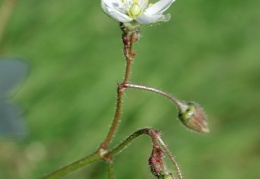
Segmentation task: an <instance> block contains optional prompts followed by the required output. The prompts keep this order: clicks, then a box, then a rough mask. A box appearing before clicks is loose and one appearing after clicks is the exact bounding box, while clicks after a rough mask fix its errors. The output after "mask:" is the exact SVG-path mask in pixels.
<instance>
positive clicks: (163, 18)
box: [135, 14, 171, 24]
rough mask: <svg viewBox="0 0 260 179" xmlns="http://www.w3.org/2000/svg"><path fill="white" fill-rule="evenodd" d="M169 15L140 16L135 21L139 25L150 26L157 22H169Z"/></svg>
mask: <svg viewBox="0 0 260 179" xmlns="http://www.w3.org/2000/svg"><path fill="white" fill-rule="evenodd" d="M170 18H171V15H170V14H166V15H161V14H153V15H150V14H148V15H147V14H142V15H141V16H138V17H137V18H136V19H135V20H136V21H137V22H139V23H140V24H151V23H155V22H159V21H164V22H165V21H168V20H170Z"/></svg>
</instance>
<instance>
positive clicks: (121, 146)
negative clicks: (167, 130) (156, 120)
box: [106, 128, 151, 157]
mask: <svg viewBox="0 0 260 179" xmlns="http://www.w3.org/2000/svg"><path fill="white" fill-rule="evenodd" d="M149 130H151V129H149V128H144V129H140V130H138V131H135V132H134V133H133V134H131V135H130V136H129V137H127V138H126V139H125V140H124V141H123V142H121V143H120V144H119V145H117V146H116V147H115V148H113V149H112V150H111V151H109V152H108V153H107V154H106V157H112V156H115V155H116V154H117V153H120V152H121V151H122V150H123V149H125V148H126V147H127V146H128V145H129V144H130V143H131V142H132V141H133V140H134V139H135V138H137V137H138V136H140V135H142V134H148V131H149Z"/></svg>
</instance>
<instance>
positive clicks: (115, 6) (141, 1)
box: [101, 0, 175, 24]
mask: <svg viewBox="0 0 260 179" xmlns="http://www.w3.org/2000/svg"><path fill="white" fill-rule="evenodd" d="M148 1H149V0H101V6H102V9H103V10H104V12H105V13H107V14H108V15H109V16H111V17H112V18H113V19H115V20H117V21H119V22H122V23H131V22H133V21H136V22H138V23H139V24H150V23H155V22H158V21H168V20H170V18H171V16H170V14H166V15H163V12H164V11H166V10H167V9H168V8H169V7H170V5H171V4H172V3H173V2H174V1H175V0H159V1H158V2H156V3H154V4H149V3H148Z"/></svg>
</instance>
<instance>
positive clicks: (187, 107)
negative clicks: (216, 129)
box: [178, 102, 209, 133]
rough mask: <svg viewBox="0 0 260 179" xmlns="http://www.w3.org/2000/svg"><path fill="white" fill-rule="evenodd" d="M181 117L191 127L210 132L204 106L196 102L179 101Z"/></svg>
mask: <svg viewBox="0 0 260 179" xmlns="http://www.w3.org/2000/svg"><path fill="white" fill-rule="evenodd" d="M178 107H179V116H178V117H179V119H180V120H181V122H182V123H183V124H184V125H185V126H186V127H188V128H189V129H192V130H195V131H197V132H200V133H208V132H209V128H208V124H207V117H206V114H205V113H204V111H203V109H202V107H200V106H199V105H198V104H197V103H195V102H179V103H178Z"/></svg>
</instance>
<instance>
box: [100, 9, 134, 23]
mask: <svg viewBox="0 0 260 179" xmlns="http://www.w3.org/2000/svg"><path fill="white" fill-rule="evenodd" d="M105 12H106V11H105ZM107 14H108V15H109V16H111V17H112V18H113V19H115V20H116V21H118V22H131V21H132V20H133V18H131V17H129V16H127V15H125V14H123V13H121V12H119V11H116V10H114V9H111V8H107Z"/></svg>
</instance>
